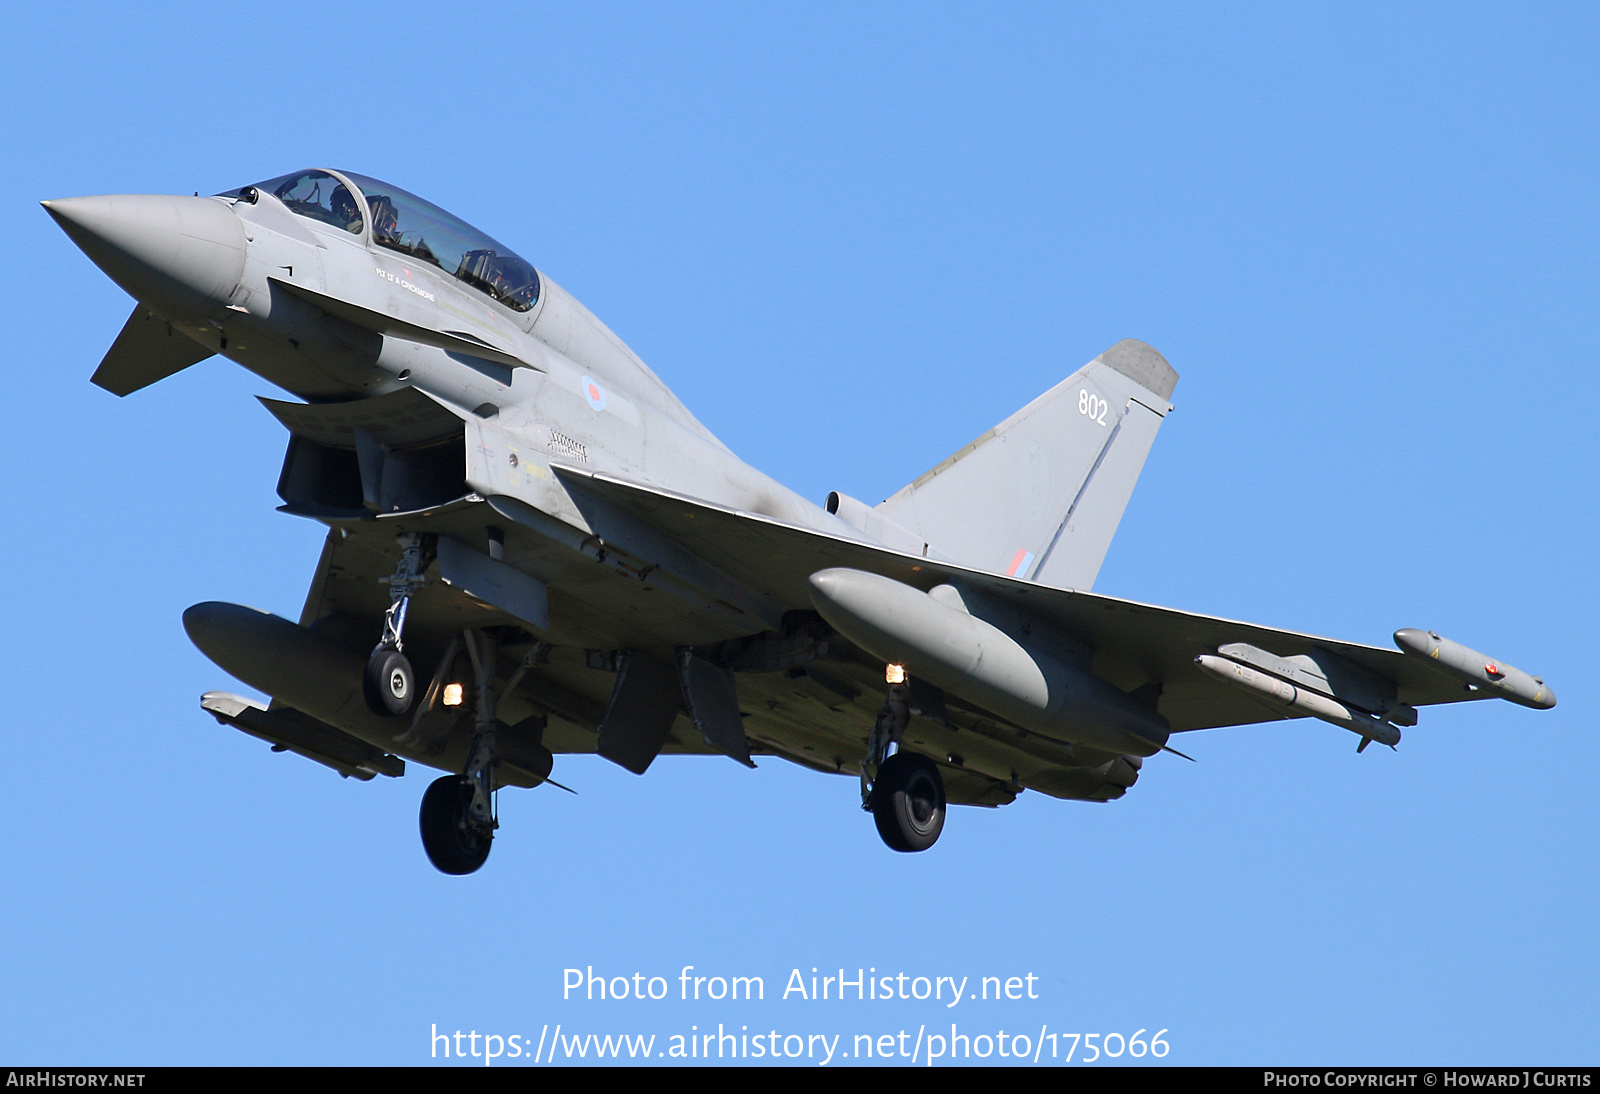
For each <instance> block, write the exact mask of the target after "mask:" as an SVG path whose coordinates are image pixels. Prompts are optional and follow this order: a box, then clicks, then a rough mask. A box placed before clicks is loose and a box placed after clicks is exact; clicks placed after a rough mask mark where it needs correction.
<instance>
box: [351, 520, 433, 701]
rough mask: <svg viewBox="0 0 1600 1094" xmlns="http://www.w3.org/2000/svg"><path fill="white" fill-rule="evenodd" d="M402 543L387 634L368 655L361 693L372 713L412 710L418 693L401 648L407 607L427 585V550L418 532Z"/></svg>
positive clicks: (404, 537) (407, 535)
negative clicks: (424, 551)
mask: <svg viewBox="0 0 1600 1094" xmlns="http://www.w3.org/2000/svg"><path fill="white" fill-rule="evenodd" d="M396 539H397V540H398V541H399V544H400V562H399V564H398V565H397V566H396V567H395V571H394V573H393V574H391V575H389V582H388V584H389V610H388V611H387V612H386V613H384V617H383V637H382V638H381V639H379V640H378V645H377V648H376V649H374V650H373V651H372V655H371V656H370V657H368V658H367V670H366V672H365V674H364V675H363V676H362V678H361V692H362V695H363V696H364V697H365V698H366V700H367V707H368V708H369V709H371V711H372V713H374V714H380V715H399V714H404V713H405V712H406V711H408V710H410V709H411V701H412V700H413V699H414V698H415V697H416V693H417V677H416V673H414V672H412V670H411V661H410V659H409V658H408V657H406V655H405V654H404V653H401V652H400V650H401V647H402V646H403V645H404V644H405V643H404V638H405V630H406V609H407V608H409V607H410V606H411V597H412V596H413V595H414V594H415V593H416V591H417V590H418V589H420V588H422V586H423V585H425V584H427V580H426V579H425V578H424V577H423V576H422V574H423V571H424V570H425V569H426V568H427V565H428V561H427V558H426V557H425V555H424V553H423V544H422V537H421V536H420V535H418V534H416V533H415V532H407V533H405V534H403V535H400V536H397V537H396Z"/></svg>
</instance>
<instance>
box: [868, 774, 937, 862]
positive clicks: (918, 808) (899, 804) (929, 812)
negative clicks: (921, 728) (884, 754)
mask: <svg viewBox="0 0 1600 1094" xmlns="http://www.w3.org/2000/svg"><path fill="white" fill-rule="evenodd" d="M868 805H869V808H870V809H871V810H872V819H873V820H874V821H876V822H877V825H878V835H880V836H882V837H883V842H884V843H886V844H888V845H889V847H890V849H891V850H895V851H926V850H927V849H928V848H930V847H932V846H933V845H934V843H936V842H937V841H938V839H939V833H940V832H942V831H944V810H945V801H944V778H943V777H942V776H941V775H940V774H939V766H938V765H937V764H935V763H934V762H933V761H932V760H930V759H928V758H927V757H926V756H920V755H918V754H917V753H915V752H896V753H895V754H894V755H893V756H890V757H889V758H888V759H887V760H884V761H883V763H881V764H879V765H878V777H877V778H876V779H874V780H873V782H872V797H871V801H870V802H869V803H868Z"/></svg>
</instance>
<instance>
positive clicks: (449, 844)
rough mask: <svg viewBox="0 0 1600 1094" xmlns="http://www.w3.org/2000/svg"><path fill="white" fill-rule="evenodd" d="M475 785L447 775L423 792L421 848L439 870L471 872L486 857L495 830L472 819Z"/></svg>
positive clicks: (461, 872)
mask: <svg viewBox="0 0 1600 1094" xmlns="http://www.w3.org/2000/svg"><path fill="white" fill-rule="evenodd" d="M476 789H477V788H476V787H475V786H474V784H473V781H472V780H471V779H467V778H463V777H462V776H460V775H446V776H444V777H443V778H441V779H435V780H433V782H432V783H430V784H429V785H428V790H427V792H426V793H424V794H423V795H422V817H421V820H422V848H423V850H425V851H426V852H428V860H429V861H430V862H432V863H433V864H434V865H435V866H437V867H438V868H439V871H440V872H441V873H446V874H470V873H472V872H473V871H474V870H476V869H477V868H478V867H480V866H482V865H483V864H484V862H485V860H487V859H488V857H489V846H490V843H491V841H493V839H494V831H493V829H490V831H489V832H488V834H484V832H483V831H482V830H480V829H479V828H478V827H477V826H476V825H475V824H473V822H472V799H473V795H474V794H475V792H476Z"/></svg>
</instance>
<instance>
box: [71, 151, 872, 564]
mask: <svg viewBox="0 0 1600 1094" xmlns="http://www.w3.org/2000/svg"><path fill="white" fill-rule="evenodd" d="M329 173H330V174H333V175H334V176H335V177H337V178H340V179H341V181H347V180H345V177H344V176H343V175H340V174H338V173H336V172H329ZM351 189H352V191H354V192H356V193H357V194H359V193H360V191H359V188H357V187H355V186H353V185H352V186H351ZM75 200H77V201H79V202H94V201H108V200H115V199H98V198H92V199H75ZM149 200H151V201H152V202H154V201H160V202H168V203H180V204H182V203H197V202H205V203H210V204H215V205H218V206H221V207H223V208H226V209H229V210H231V215H232V216H234V217H237V218H238V220H239V222H240V226H241V227H242V230H243V244H244V254H243V264H242V271H241V272H240V274H239V277H238V281H237V284H236V285H235V286H233V287H231V289H227V286H226V285H225V282H226V281H227V280H228V279H227V277H226V276H222V277H212V278H211V279H210V281H209V283H208V284H205V285H202V286H201V289H200V290H199V291H195V290H194V289H193V288H192V287H191V290H190V291H189V292H187V293H183V294H176V293H175V294H171V296H170V298H169V299H161V298H159V297H158V298H157V299H154V300H152V299H151V298H150V294H149V293H145V292H139V291H137V289H138V286H133V285H128V284H124V287H125V288H128V289H129V290H130V291H133V292H134V293H135V295H136V296H138V297H139V298H140V300H141V302H143V303H145V304H146V305H147V306H150V307H152V308H153V309H155V310H157V311H158V312H161V313H162V316H163V318H165V319H167V320H168V321H169V322H171V323H172V324H173V325H174V326H175V327H178V328H180V329H182V330H183V332H184V333H185V334H187V335H189V336H190V337H191V338H194V339H195V340H196V341H198V342H200V343H201V344H202V345H204V346H205V347H207V348H209V349H212V350H214V351H215V352H217V353H220V354H222V355H223V356H225V357H228V358H230V359H231V360H233V361H236V362H238V363H239V364H240V365H243V366H244V367H245V368H247V369H249V370H250V371H252V372H254V373H256V374H257V375H259V376H261V377H263V378H264V379H266V380H269V381H271V382H272V383H274V384H276V385H278V386H279V387H282V388H284V389H285V390H287V391H290V392H292V393H294V394H295V395H298V396H300V397H301V398H303V399H306V400H307V401H309V402H336V401H343V400H350V399H357V398H362V397H368V396H373V395H379V394H384V393H387V392H390V391H394V390H396V389H398V388H402V387H406V386H411V387H414V388H416V389H418V390H420V391H422V392H424V393H426V394H427V395H429V396H432V397H433V398H434V399H436V400H439V401H441V402H443V403H446V404H449V405H450V406H451V407H452V408H454V409H456V410H457V411H458V412H460V413H462V415H463V416H464V417H465V416H469V415H471V416H475V417H477V418H480V419H490V420H492V421H493V422H494V424H495V425H497V426H498V427H500V428H502V429H505V430H507V431H508V432H511V433H513V434H516V435H519V436H521V437H523V439H525V440H527V441H528V442H530V443H532V444H534V445H536V446H538V447H541V448H543V449H545V451H546V452H547V454H549V455H550V456H552V457H555V458H557V459H560V460H564V461H568V462H574V463H578V464H581V465H583V466H585V467H587V468H589V469H591V470H596V471H603V472H608V473H611V474H615V475H619V476H622V477H625V478H628V479H633V480H637V481H643V482H648V483H651V484H654V485H656V486H660V487H664V488H667V489H670V490H673V491H678V492H682V493H685V494H690V495H693V496H695V497H698V498H702V499H705V500H707V501H711V502H714V503H718V504H722V505H726V506H729V507H731V508H735V509H740V510H745V511H748V512H754V513H760V514H763V515H765V516H769V517H773V518H776V519H779V520H783V521H786V522H791V523H796V524H801V525H805V526H807V527H813V528H817V529H819V530H825V531H828V532H831V533H833V534H837V535H843V536H847V537H849V538H857V539H859V538H861V533H860V532H858V531H856V530H855V529H854V528H852V527H850V526H849V525H847V524H845V523H844V522H843V521H841V520H840V519H839V518H837V517H835V516H833V515H831V514H830V513H828V512H826V511H825V510H823V509H822V508H821V507H819V506H817V505H815V504H812V503H811V502H809V501H807V500H806V499H804V498H802V497H800V496H799V495H797V494H795V493H794V492H793V491H791V490H789V489H787V488H785V487H783V486H781V485H780V484H778V483H777V482H775V481H774V480H772V479H771V478H769V477H768V476H766V475H764V474H762V473H761V472H759V471H756V470H755V469H754V468H752V467H750V466H749V465H747V464H745V463H744V462H743V461H742V460H740V459H739V458H738V457H736V456H735V455H734V454H733V453H732V452H730V451H729V450H728V448H727V447H726V446H725V445H723V444H722V443H721V442H720V441H718V440H717V438H716V437H714V436H713V435H712V434H711V432H710V431H709V430H707V429H706V428H705V427H704V426H703V425H701V424H700V422H699V421H697V420H696V419H695V417H694V415H692V414H691V413H690V412H689V411H688V409H687V408H686V407H684V405H683V404H682V403H681V402H679V400H678V399H677V397H676V396H674V395H673V394H672V392H671V391H670V390H669V389H668V388H667V386H666V385H665V384H664V383H662V382H661V380H660V379H659V378H658V377H657V376H656V375H655V373H654V372H652V371H651V370H650V369H649V367H647V366H646V365H645V364H644V362H643V361H641V360H640V359H639V358H638V356H637V355H635V354H634V353H633V351H632V350H630V349H629V348H628V347H627V346H626V345H625V344H623V342H622V341H621V340H620V339H619V338H617V336H616V335H615V334H613V333H612V332H611V331H610V330H609V329H608V328H607V327H606V326H605V324H603V323H601V322H600V320H598V319H597V318H595V316H594V315H593V314H591V313H590V312H589V310H588V309H587V308H585V307H584V306H583V305H582V304H581V303H579V302H578V301H577V300H576V299H575V298H573V297H572V296H571V294H569V293H568V292H566V290H564V289H562V288H561V287H560V286H559V285H557V284H555V283H554V282H552V281H551V280H549V279H548V278H547V277H543V276H542V275H541V276H540V279H539V280H540V292H539V297H538V301H537V303H535V304H534V305H533V307H532V308H531V309H530V310H528V311H526V312H521V313H519V312H517V311H514V310H512V309H511V308H509V307H506V306H504V305H503V304H501V303H500V302H498V301H497V300H495V299H492V298H491V297H490V296H489V295H487V294H486V293H483V292H479V291H477V290H476V289H475V288H473V287H471V286H469V285H467V284H464V283H462V282H461V281H458V280H457V279H456V278H455V277H452V276H451V275H450V274H448V273H446V272H444V271H442V270H440V269H439V268H437V267H436V266H432V265H429V264H428V263H426V262H419V261H417V260H415V259H414V258H412V257H411V256H408V255H406V254H403V253H397V252H396V251H394V250H391V249H388V248H386V247H383V246H380V245H378V244H377V243H375V242H374V240H373V232H372V224H373V218H372V216H371V215H370V213H367V212H366V210H365V207H364V208H363V212H364V214H365V215H364V216H363V218H362V221H363V227H362V231H361V232H360V233H359V234H353V233H351V232H349V231H346V230H341V229H340V228H338V227H334V226H332V225H328V224H323V223H319V222H318V221H316V220H312V219H309V218H307V217H304V216H299V215H296V214H295V213H294V212H291V211H290V210H289V209H288V208H287V207H286V206H285V205H284V203H283V202H281V201H279V200H278V199H277V198H276V197H274V196H273V195H272V194H271V193H268V192H267V191H265V190H264V189H263V190H261V191H259V193H258V195H257V196H256V198H255V201H254V202H249V201H244V200H240V199H238V198H233V197H215V198H182V197H162V198H151V199H149ZM361 200H362V202H363V206H365V198H362V199H361ZM52 204H65V203H52ZM202 212H204V217H203V219H204V220H205V221H207V222H209V224H208V227H207V229H206V231H207V233H208V234H213V235H219V236H220V235H231V234H232V233H231V232H230V231H228V230H227V228H226V226H223V227H222V228H220V229H219V228H218V227H217V226H216V225H215V220H216V218H215V215H214V214H212V213H210V212H208V211H203V210H202ZM191 280H193V281H196V282H200V281H204V280H205V279H204V278H195V279H191ZM219 283H221V284H222V288H223V289H227V291H226V295H225V296H224V295H222V293H221V292H219V291H218V288H217V287H216V286H218V285H219ZM323 297H325V298H329V300H330V301H337V302H339V303H342V304H344V305H347V306H348V307H349V308H350V309H352V311H353V312H360V313H365V314H370V315H373V316H384V317H389V318H390V319H392V320H395V322H393V323H392V324H391V332H390V333H383V334H380V333H376V332H375V331H374V330H373V329H372V325H371V324H358V323H355V322H350V321H348V320H347V319H344V318H340V317H339V315H337V314H333V312H336V311H338V310H340V309H339V308H338V307H337V306H333V305H331V304H330V303H329V302H327V301H319V300H318V298H323ZM319 303H321V304H322V306H319ZM164 305H165V306H164ZM330 307H331V308H332V311H330ZM408 324H409V325H411V326H407V325H408ZM413 328H414V329H413ZM394 330H398V331H400V332H401V333H400V334H398V335H397V334H396V333H393V331H394ZM436 332H449V335H448V336H447V337H445V338H441V339H433V340H434V341H440V342H443V343H445V344H447V345H449V346H451V347H453V348H450V349H447V348H443V347H442V346H441V345H432V344H425V343H424V342H423V341H419V340H417V339H419V338H424V339H425V338H429V335H430V333H436ZM405 335H411V337H406V336H405ZM473 344H481V345H483V346H484V347H485V348H484V350H483V354H484V356H479V355H478V354H476V353H472V352H461V351H460V350H461V349H462V348H463V347H465V348H467V349H470V348H471V346H472V345H473ZM491 347H492V348H491ZM491 358H493V359H491ZM509 360H516V361H518V362H520V364H518V365H510V364H505V363H502V362H506V361H509Z"/></svg>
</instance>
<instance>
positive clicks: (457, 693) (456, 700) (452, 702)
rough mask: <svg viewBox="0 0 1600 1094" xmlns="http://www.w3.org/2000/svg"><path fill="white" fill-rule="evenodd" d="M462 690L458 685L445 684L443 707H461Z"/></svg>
mask: <svg viewBox="0 0 1600 1094" xmlns="http://www.w3.org/2000/svg"><path fill="white" fill-rule="evenodd" d="M461 697H462V689H461V685H460V684H446V685H445V686H444V705H445V706H447V707H458V706H460V705H461Z"/></svg>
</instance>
